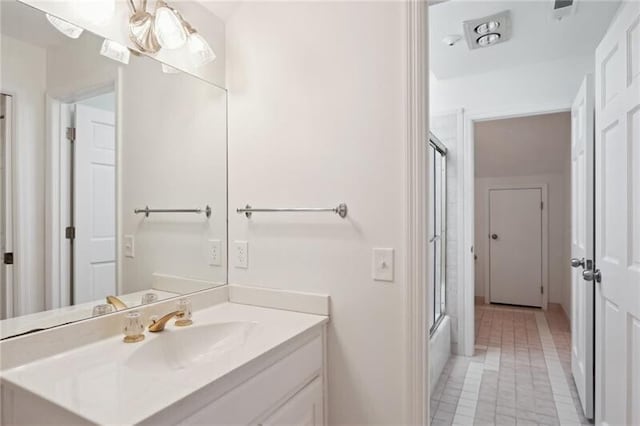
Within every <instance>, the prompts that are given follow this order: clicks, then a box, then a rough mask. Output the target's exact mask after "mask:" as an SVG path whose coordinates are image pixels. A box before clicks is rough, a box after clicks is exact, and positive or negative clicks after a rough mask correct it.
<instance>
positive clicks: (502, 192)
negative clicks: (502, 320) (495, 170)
mask: <svg viewBox="0 0 640 426" xmlns="http://www.w3.org/2000/svg"><path fill="white" fill-rule="evenodd" d="M541 205H542V191H541V189H540V188H525V189H492V190H490V191H489V238H490V240H489V241H490V242H489V256H490V260H489V282H490V300H491V302H492V303H508V304H512V305H525V306H538V307H540V306H542V293H541V288H542V209H541Z"/></svg>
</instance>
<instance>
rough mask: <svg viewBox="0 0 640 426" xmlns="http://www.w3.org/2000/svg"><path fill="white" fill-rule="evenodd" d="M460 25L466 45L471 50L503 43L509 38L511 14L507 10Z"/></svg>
mask: <svg viewBox="0 0 640 426" xmlns="http://www.w3.org/2000/svg"><path fill="white" fill-rule="evenodd" d="M462 25H463V26H464V37H465V39H466V40H467V45H468V46H469V49H472V50H473V49H480V48H483V47H490V46H493V45H494V44H499V43H504V42H505V41H507V40H509V39H510V38H511V13H510V12H509V11H508V10H505V11H504V12H500V13H496V14H495V15H490V16H485V17H484V18H478V19H472V20H470V21H464V22H463V23H462Z"/></svg>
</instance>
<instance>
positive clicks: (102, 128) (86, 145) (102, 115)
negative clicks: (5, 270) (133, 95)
mask: <svg viewBox="0 0 640 426" xmlns="http://www.w3.org/2000/svg"><path fill="white" fill-rule="evenodd" d="M75 129H76V130H75V140H74V142H73V145H74V149H73V155H74V161H73V162H72V167H73V168H74V170H73V171H72V176H73V191H72V194H73V199H72V207H71V208H72V209H73V215H72V217H73V224H72V226H73V227H74V228H75V229H74V232H73V234H72V236H73V240H72V241H73V251H72V253H73V268H72V270H73V274H72V276H71V283H72V285H71V289H72V292H73V297H72V303H83V302H89V301H92V300H100V299H103V298H104V297H106V296H108V295H114V294H116V195H115V193H116V188H115V185H116V138H115V94H114V93H113V92H110V93H106V94H103V95H99V96H95V97H91V98H88V99H85V100H83V101H80V102H78V103H77V104H76V105H75Z"/></svg>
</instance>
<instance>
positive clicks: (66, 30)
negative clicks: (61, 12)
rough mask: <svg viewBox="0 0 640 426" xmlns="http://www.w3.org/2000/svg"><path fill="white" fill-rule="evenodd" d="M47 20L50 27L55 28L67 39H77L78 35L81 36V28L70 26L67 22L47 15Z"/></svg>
mask: <svg viewBox="0 0 640 426" xmlns="http://www.w3.org/2000/svg"><path fill="white" fill-rule="evenodd" d="M47 20H48V21H49V23H50V24H51V25H53V26H54V27H55V29H56V30H58V31H60V32H61V33H62V34H64V35H66V36H67V37H69V38H78V37H80V34H82V31H84V30H83V29H82V28H80V27H78V26H76V25H73V24H70V23H68V22H67V21H65V20H62V19H60V18H57V17H55V16H52V15H49V14H48V13H47Z"/></svg>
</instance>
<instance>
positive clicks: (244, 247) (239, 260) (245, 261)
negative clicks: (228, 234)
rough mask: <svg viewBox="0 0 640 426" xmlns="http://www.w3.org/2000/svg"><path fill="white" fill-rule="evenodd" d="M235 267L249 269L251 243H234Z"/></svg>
mask: <svg viewBox="0 0 640 426" xmlns="http://www.w3.org/2000/svg"><path fill="white" fill-rule="evenodd" d="M234 247H235V258H236V261H235V266H236V268H243V269H246V268H248V267H249V243H247V242H246V241H234Z"/></svg>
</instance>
